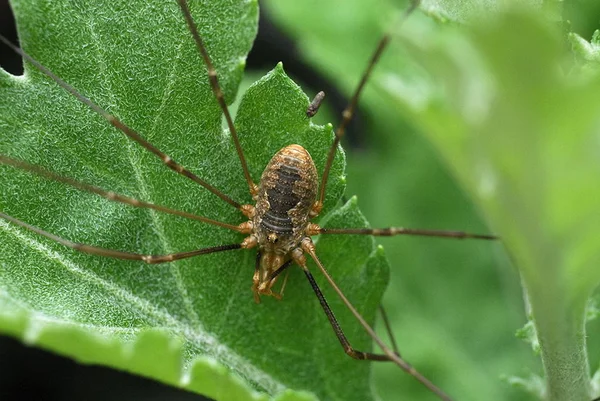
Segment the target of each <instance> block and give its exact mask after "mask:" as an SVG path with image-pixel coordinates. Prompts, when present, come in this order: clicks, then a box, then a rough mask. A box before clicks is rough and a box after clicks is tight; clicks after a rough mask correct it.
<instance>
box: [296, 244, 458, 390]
mask: <svg viewBox="0 0 600 401" xmlns="http://www.w3.org/2000/svg"><path fill="white" fill-rule="evenodd" d="M301 245H302V250H303V251H304V252H306V253H308V254H309V255H310V256H311V257H312V259H313V260H314V261H315V263H316V264H317V266H318V267H319V270H321V273H323V275H324V276H325V278H326V279H327V282H329V285H331V287H332V288H333V289H334V291H335V292H336V293H337V294H338V296H339V297H340V299H341V300H342V301H343V302H344V304H345V305H346V307H347V308H348V310H350V312H352V314H353V315H354V317H355V318H356V320H358V322H359V323H360V325H361V326H362V327H363V328H364V329H365V331H366V332H367V333H368V334H369V336H370V337H371V338H372V339H373V341H375V342H376V343H377V345H379V347H380V348H381V350H382V351H383V352H384V353H385V355H386V357H387V359H386V360H390V361H392V362H394V363H395V364H396V365H397V366H398V367H400V368H401V369H402V370H404V371H405V372H406V373H408V374H409V375H411V376H412V377H414V378H415V379H417V380H418V381H419V382H420V383H421V384H423V385H424V386H425V387H427V389H428V390H429V391H431V392H432V393H434V394H435V395H437V396H438V397H439V398H440V399H441V400H444V401H452V399H451V398H450V396H448V395H447V394H446V393H444V392H443V391H442V390H441V389H440V388H438V387H437V386H436V385H435V384H433V383H432V382H431V381H430V380H429V379H427V378H426V377H425V376H423V375H422V374H421V373H419V371H417V370H416V369H415V368H414V367H413V366H412V365H411V364H409V363H408V362H406V361H405V360H404V359H402V358H401V357H400V356H399V355H396V354H394V352H393V351H392V350H390V349H389V348H388V347H387V346H386V345H385V343H384V342H383V341H381V339H380V338H379V336H378V335H377V333H375V330H373V328H371V326H369V324H368V323H367V321H366V320H365V319H364V318H363V317H362V315H361V314H360V313H359V312H358V310H356V308H355V307H354V305H352V303H351V302H350V301H349V300H348V298H346V296H345V295H344V293H343V292H342V290H341V289H340V288H339V287H338V285H337V284H336V283H335V281H333V278H332V277H331V275H330V274H329V272H328V271H327V269H325V266H323V264H322V263H321V260H320V259H319V258H318V257H317V254H316V252H315V246H314V244H313V242H312V240H311V239H310V238H309V237H306V238H304V239H303V240H302V243H301ZM303 268H305V266H303ZM305 270H306V268H305Z"/></svg>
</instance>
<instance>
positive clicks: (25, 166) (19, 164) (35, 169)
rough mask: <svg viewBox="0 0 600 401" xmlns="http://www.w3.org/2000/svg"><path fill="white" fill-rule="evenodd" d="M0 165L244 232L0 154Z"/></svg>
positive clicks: (132, 204) (108, 196) (111, 198)
mask: <svg viewBox="0 0 600 401" xmlns="http://www.w3.org/2000/svg"><path fill="white" fill-rule="evenodd" d="M0 163H2V164H7V165H9V166H13V167H16V168H19V169H21V170H25V171H28V172H30V173H34V174H37V175H39V176H42V177H44V178H48V179H50V180H53V181H58V182H62V183H65V184H68V185H71V186H72V187H75V188H77V189H79V190H82V191H85V192H91V193H94V194H97V195H99V196H101V197H103V198H106V199H108V200H110V201H113V202H120V203H125V204H127V205H131V206H135V207H141V208H147V209H153V210H157V211H159V212H163V213H168V214H173V215H176V216H181V217H185V218H187V219H192V220H198V221H202V222H204V223H208V224H212V225H215V226H219V227H224V228H227V229H230V230H234V231H237V232H245V231H244V230H243V229H242V228H240V227H239V226H234V225H232V224H227V223H223V222H220V221H217V220H213V219H209V218H208V217H203V216H198V215H195V214H192V213H187V212H182V211H180V210H175V209H171V208H168V207H165V206H160V205H155V204H153V203H148V202H143V201H140V200H137V199H134V198H130V197H127V196H124V195H120V194H117V193H114V192H112V191H106V190H104V189H102V188H99V187H96V186H94V185H90V184H86V183H84V182H81V181H77V180H75V179H73V178H69V177H64V176H61V175H58V174H56V173H53V172H51V171H48V170H46V169H43V168H41V167H39V166H35V165H33V164H29V163H26V162H24V161H22V160H17V159H13V158H11V157H8V156H4V155H1V154H0Z"/></svg>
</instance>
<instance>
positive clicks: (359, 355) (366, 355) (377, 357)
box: [302, 266, 391, 361]
mask: <svg viewBox="0 0 600 401" xmlns="http://www.w3.org/2000/svg"><path fill="white" fill-rule="evenodd" d="M302 269H303V270H304V274H305V275H306V278H307V279H308V281H309V282H310V285H311V287H312V289H313V291H314V292H315V294H316V295H317V298H318V299H319V302H320V303H321V307H322V308H323V311H324V312H325V314H326V315H327V319H328V320H329V323H331V327H332V328H333V331H334V332H335V335H336V336H337V338H338V340H340V344H342V348H344V352H345V353H346V354H348V355H349V356H351V357H352V358H354V359H366V360H370V361H391V359H390V357H389V356H387V355H385V354H373V353H370V352H363V351H358V350H355V349H354V348H352V345H350V342H349V341H348V339H347V338H346V335H345V334H344V332H343V331H342V327H341V326H340V324H339V323H338V321H337V319H336V318H335V315H334V314H333V311H332V310H331V308H330V307H329V304H328V303H327V300H326V299H325V297H324V296H323V293H322V292H321V289H320V288H319V286H318V285H317V282H316V281H315V278H314V277H313V275H312V274H311V273H310V271H309V270H308V269H307V268H306V266H302Z"/></svg>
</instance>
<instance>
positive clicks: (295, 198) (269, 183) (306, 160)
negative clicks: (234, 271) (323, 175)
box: [253, 145, 318, 254]
mask: <svg viewBox="0 0 600 401" xmlns="http://www.w3.org/2000/svg"><path fill="white" fill-rule="evenodd" d="M317 190H318V181H317V169H316V168H315V164H314V162H313V160H312V158H311V157H310V154H309V153H308V152H307V151H306V149H304V148H303V147H302V146H300V145H289V146H287V147H285V148H283V149H281V150H280V151H279V152H277V153H276V154H275V156H273V158H272V159H271V161H270V162H269V164H268V165H267V167H266V168H265V171H264V172H263V174H262V177H261V179H260V185H259V191H258V198H257V200H256V214H255V216H254V219H253V223H254V229H255V233H256V236H257V237H258V242H259V247H260V248H261V249H263V250H267V251H269V252H276V253H280V254H284V253H287V252H289V251H290V250H292V249H293V248H295V247H296V246H298V243H299V242H300V239H301V238H302V237H303V235H304V230H305V229H306V226H307V224H308V214H309V213H310V211H311V208H312V206H313V204H314V203H315V200H316V197H317ZM275 244H276V245H277V247H275V246H274V245H275Z"/></svg>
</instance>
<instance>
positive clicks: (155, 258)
mask: <svg viewBox="0 0 600 401" xmlns="http://www.w3.org/2000/svg"><path fill="white" fill-rule="evenodd" d="M0 218H3V219H5V220H8V221H10V222H11V223H14V224H16V225H19V226H21V227H24V228H26V229H28V230H31V231H33V232H34V233H37V234H39V235H42V236H44V237H46V238H49V239H51V240H53V241H56V242H58V243H59V244H62V245H64V246H67V247H69V248H73V249H75V250H77V251H80V252H84V253H89V254H91V255H98V256H105V257H108V258H115V259H127V260H141V261H143V262H146V263H150V264H154V263H166V262H173V261H175V260H180V259H186V258H191V257H193V256H198V255H206V254H208V253H215V252H223V251H230V250H233V249H241V248H242V245H241V244H230V245H220V246H213V247H210V248H202V249H196V250H194V251H188V252H180V253H171V254H168V255H142V254H138V253H130V252H123V251H116V250H113V249H106V248H99V247H96V246H91V245H85V244H79V243H76V242H71V241H69V240H66V239H64V238H61V237H59V236H56V235H54V234H51V233H49V232H47V231H44V230H42V229H41V228H38V227H35V226H32V225H31V224H27V223H25V222H24V221H21V220H19V219H16V218H14V217H12V216H9V215H7V214H4V213H2V212H0Z"/></svg>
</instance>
